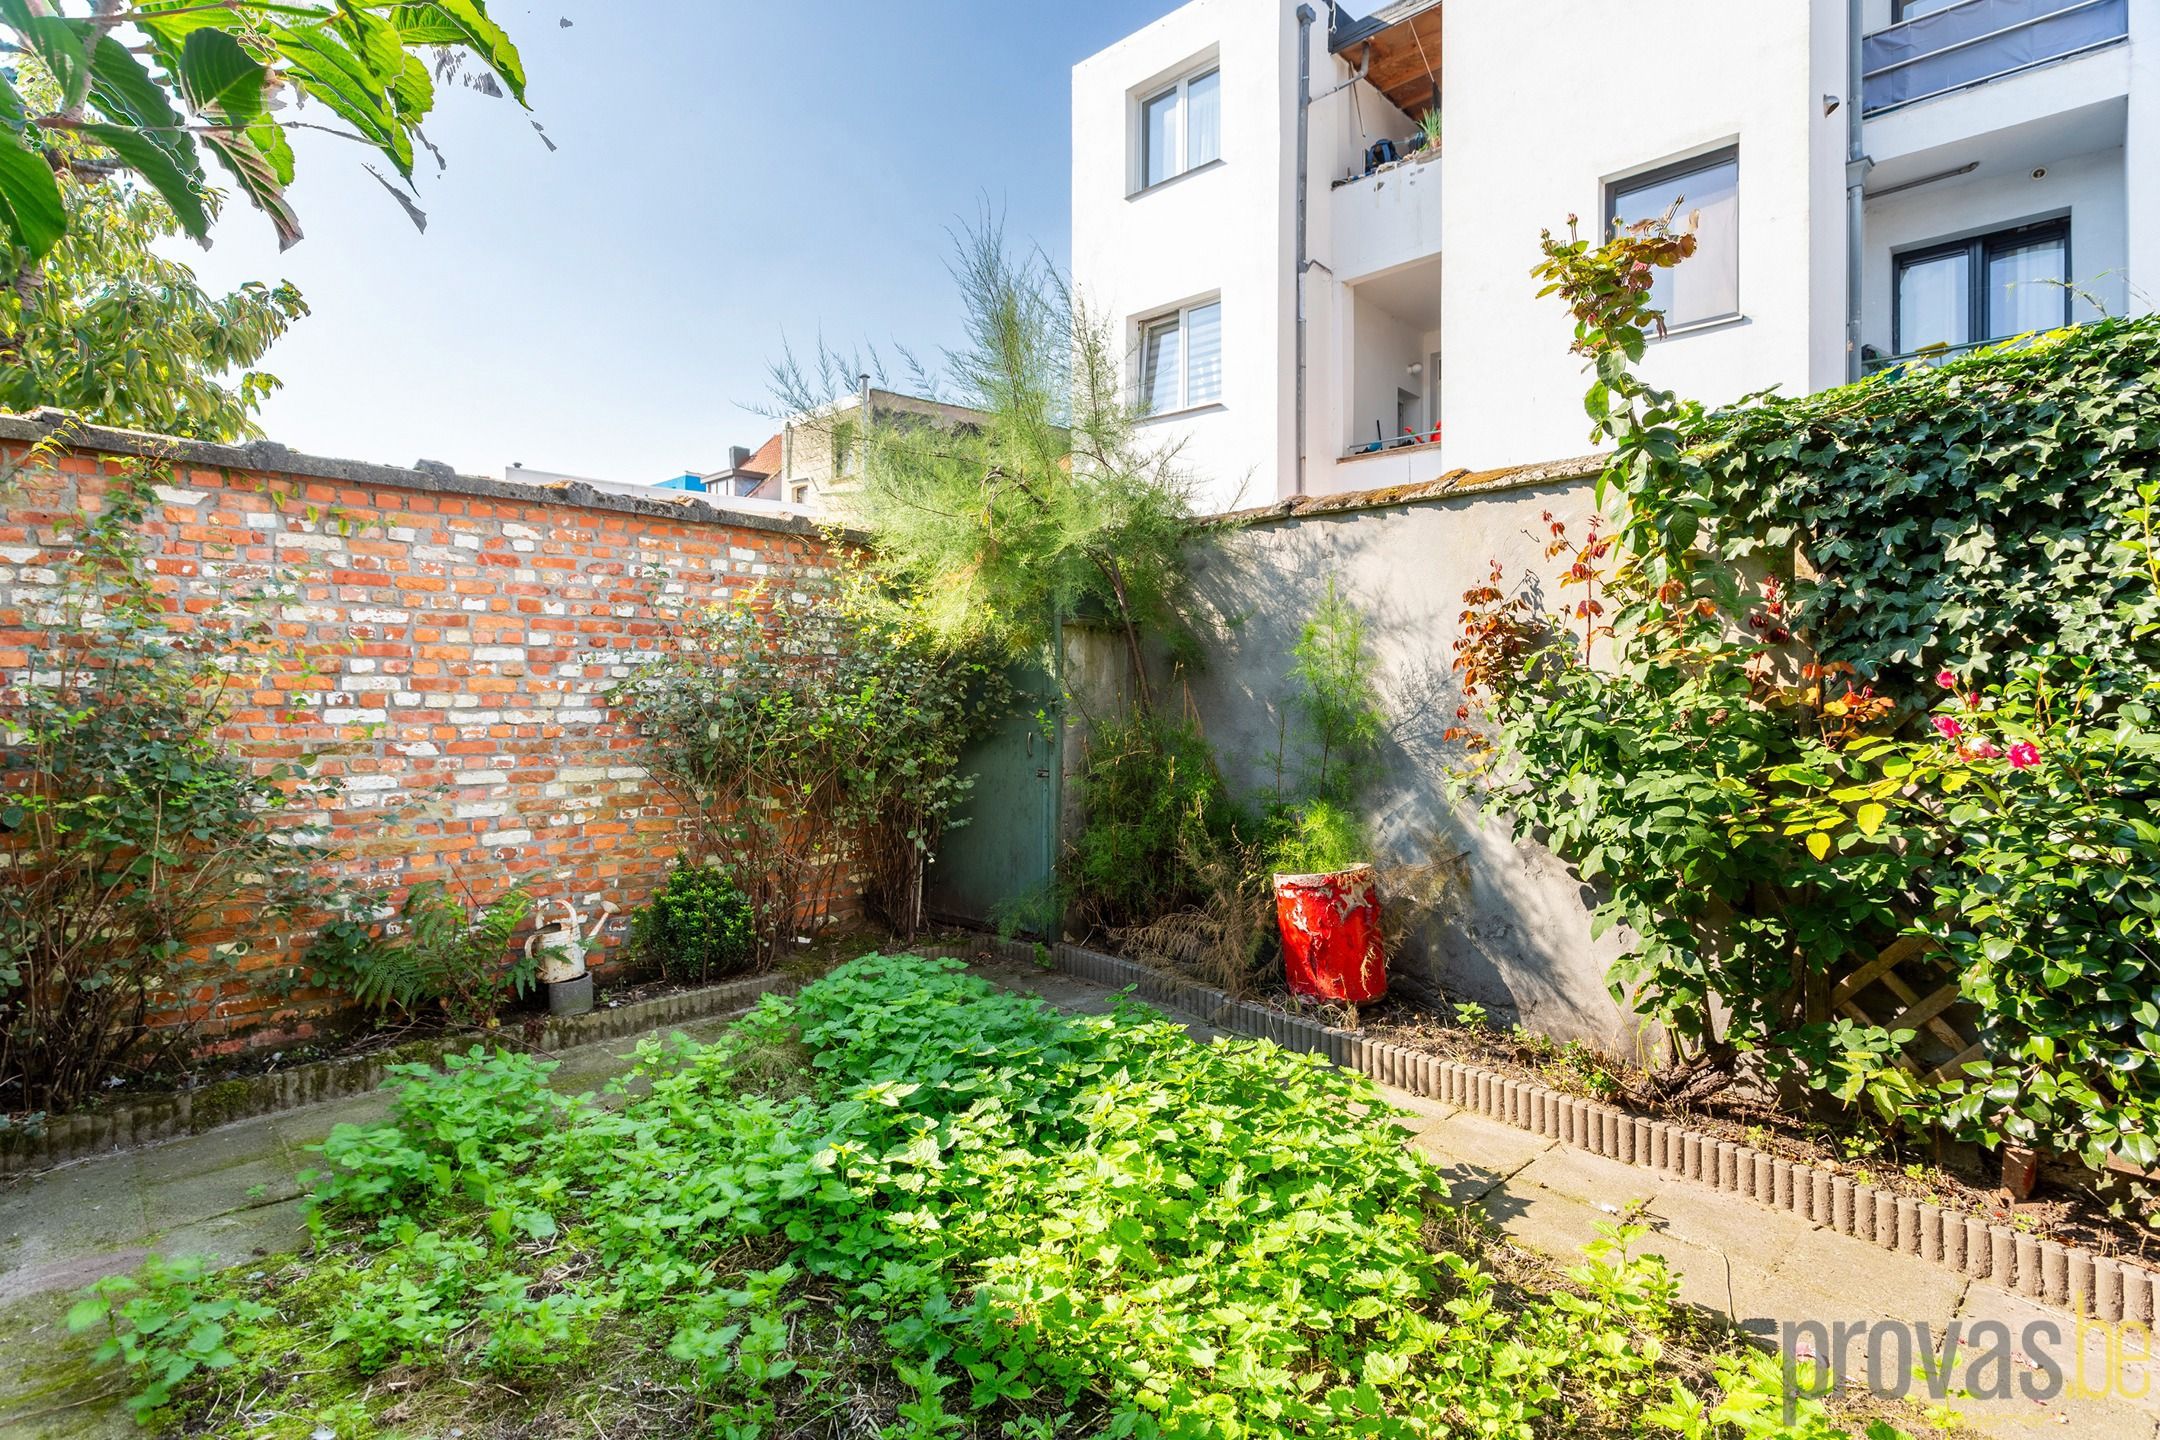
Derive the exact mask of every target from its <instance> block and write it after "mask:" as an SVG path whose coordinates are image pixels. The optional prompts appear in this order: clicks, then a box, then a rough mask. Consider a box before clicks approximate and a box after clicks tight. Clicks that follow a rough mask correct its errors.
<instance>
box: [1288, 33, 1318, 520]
mask: <svg viewBox="0 0 2160 1440" xmlns="http://www.w3.org/2000/svg"><path fill="white" fill-rule="evenodd" d="M1317 18H1318V17H1317V16H1315V15H1314V14H1313V8H1312V6H1310V5H1300V6H1298V8H1297V270H1296V272H1295V274H1294V275H1293V277H1292V278H1293V279H1294V280H1295V282H1296V285H1297V490H1296V492H1295V493H1297V494H1299V495H1303V494H1304V493H1305V274H1306V271H1307V270H1308V269H1309V268H1310V267H1309V266H1308V264H1307V262H1306V259H1305V189H1306V166H1307V164H1308V162H1309V154H1308V152H1309V151H1310V149H1311V146H1310V145H1309V144H1308V143H1307V137H1308V134H1309V126H1310V123H1311V121H1310V112H1311V110H1312V27H1313V21H1314V20H1315V19H1317Z"/></svg>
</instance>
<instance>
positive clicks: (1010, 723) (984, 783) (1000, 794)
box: [927, 663, 1064, 933]
mask: <svg viewBox="0 0 2160 1440" xmlns="http://www.w3.org/2000/svg"><path fill="white" fill-rule="evenodd" d="M1006 679H1007V680H1008V681H1009V682H1010V683H1011V685H1012V688H1013V703H1012V708H1011V711H1010V712H1009V713H1008V714H1007V715H1006V717H1005V719H1004V720H1002V721H1001V722H1000V723H999V724H998V726H997V728H996V729H995V730H993V731H992V732H991V733H990V734H989V735H987V736H985V737H984V738H983V739H982V740H981V741H979V742H977V744H976V745H975V747H974V748H973V749H972V750H970V751H969V752H968V753H967V754H966V755H964V756H962V757H961V761H960V770H961V773H963V774H970V773H972V774H973V775H974V777H975V788H974V789H972V790H970V791H969V792H968V795H967V798H966V799H965V800H964V801H963V802H962V803H961V804H960V806H959V807H958V809H957V810H956V812H955V819H956V820H959V821H961V822H964V823H961V824H958V825H957V826H949V827H947V829H946V831H945V836H944V840H943V843H942V844H940V845H939V847H938V853H937V861H936V863H935V864H933V865H932V866H931V867H930V873H929V875H928V877H927V880H928V887H929V897H928V898H929V907H928V908H929V911H930V913H931V914H932V915H934V916H937V917H939V918H941V919H945V920H957V921H961V922H964V923H966V924H971V925H984V926H989V925H996V924H998V923H999V922H1000V921H1001V920H1006V921H1011V922H1017V923H1016V925H1015V928H1017V929H1018V930H1019V931H1021V932H1022V933H1034V932H1035V931H1036V930H1037V929H1039V928H1040V927H1041V925H1042V924H1044V923H1046V922H1047V920H1048V918H1049V917H1048V916H1047V915H1045V914H1043V913H1042V912H1044V911H1045V909H1046V906H1045V904H1044V903H1043V902H1045V901H1046V900H1047V899H1048V897H1049V895H1050V882H1051V879H1052V877H1053V876H1054V875H1055V873H1056V870H1057V815H1058V787H1059V785H1060V783H1061V782H1062V779H1063V776H1062V774H1061V773H1060V772H1061V766H1060V763H1059V756H1058V737H1059V736H1060V735H1061V734H1062V733H1063V732H1064V725H1063V693H1062V689H1063V687H1062V686H1061V685H1060V683H1059V681H1058V677H1057V676H1056V675H1055V674H1054V673H1052V671H1051V670H1050V669H1049V667H1047V666H1045V665H1039V664H1033V663H1028V664H1022V665H1016V666H1014V667H1013V668H1012V670H1011V671H1009V672H1008V673H1007V675H1006Z"/></svg>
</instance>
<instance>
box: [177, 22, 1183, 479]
mask: <svg viewBox="0 0 2160 1440" xmlns="http://www.w3.org/2000/svg"><path fill="white" fill-rule="evenodd" d="M1173 3H1174V0H1006V3H995V0H944V3H934V4H893V3H889V0H887V3H879V0H822V3H809V4H804V3H791V0H764V3H748V0H546V3H528V0H494V3H492V4H491V5H490V10H489V13H490V14H491V15H493V16H495V17H496V18H497V19H498V20H499V21H501V22H502V23H503V24H504V25H505V26H506V27H507V28H509V29H510V31H511V33H512V35H513V36H514V37H515V38H516V40H517V41H518V44H519V48H520V50H521V51H522V52H523V54H524V57H525V63H526V69H527V72H528V77H529V86H530V88H529V98H530V99H531V101H532V106H533V114H532V118H533V119H537V120H538V121H539V122H540V123H541V124H543V125H544V126H546V127H547V133H548V135H549V137H550V138H552V139H553V140H554V141H555V143H556V145H557V146H558V147H559V149H558V150H556V151H555V152H554V153H552V154H551V153H550V152H549V151H548V149H547V147H546V145H544V144H543V143H542V142H541V140H540V138H539V137H538V136H537V135H535V134H534V133H533V130H532V128H531V126H530V125H529V124H528V123H527V117H526V116H525V115H524V114H523V113H521V112H520V111H519V110H518V109H517V107H516V105H515V104H514V103H513V102H511V101H509V100H507V99H504V100H491V99H488V98H486V97H485V96H482V95H479V94H477V93H472V92H465V91H450V90H447V89H446V90H445V91H444V92H443V95H442V102H441V105H440V107H439V110H438V114H437V116H436V117H435V119H434V120H432V121H431V122H430V123H429V124H428V126H427V127H426V128H427V131H428V135H429V138H430V139H432V140H433V141H434V142H435V143H436V144H437V145H438V146H439V147H440V148H441V149H442V151H443V153H444V155H445V157H446V158H447V160H448V162H449V168H448V169H447V171H445V172H444V173H442V174H440V175H436V174H433V173H429V172H431V171H432V166H431V165H429V164H428V162H426V161H425V160H423V162H422V163H423V166H426V167H427V169H426V170H424V171H423V173H422V175H421V181H420V201H421V204H422V206H423V208H424V209H425V210H426V211H427V215H428V228H427V233H426V234H424V235H423V234H419V233H417V232H416V231H415V230H414V229H413V226H412V224H411V223H410V222H409V221H408V220H407V219H406V218H405V216H404V214H403V213H402V212H401V211H400V210H399V209H398V207H397V205H396V204H395V202H394V201H392V200H391V198H390V197H389V196H388V195H387V194H385V193H384V192H383V191H382V189H381V187H380V186H379V185H378V184H377V183H376V181H375V180H374V179H373V178H372V177H370V176H369V175H368V173H367V172H366V171H365V170H364V169H363V168H362V162H363V161H365V160H366V159H367V158H368V152H365V151H363V150H361V149H360V148H359V147H358V146H355V145H352V144H350V143H349V142H342V141H338V140H336V139H333V138H330V137H327V136H319V135H309V134H304V133H303V134H302V135H300V136H299V137H296V138H297V139H298V140H299V142H300V143H299V145H298V148H299V151H300V157H299V159H300V171H299V176H298V179H297V180H296V182H295V184H294V187H293V191H292V198H293V200H294V202H295V205H296V208H297V209H298V211H299V214H300V221H301V224H302V226H303V227H304V228H305V230H306V232H307V238H306V239H304V240H303V241H301V242H300V243H299V244H298V245H296V246H295V247H294V248H293V249H291V250H289V251H287V252H286V253H285V254H284V255H282V256H281V255H279V254H278V253H277V248H276V243H275V241H274V239H273V237H272V236H271V233H270V228H269V226H268V225H267V224H266V223H264V222H263V221H262V220H261V218H260V217H259V216H257V215H256V214H255V213H254V212H253V211H252V210H250V209H248V208H246V207H245V206H244V204H243V203H241V202H237V201H236V202H235V203H234V204H233V205H231V206H230V207H228V209H227V212H226V216H225V219H224V221H223V222H222V223H221V224H220V226H219V228H218V231H217V233H216V244H215V246H214V247H213V248H212V249H211V250H210V251H209V252H208V253H202V252H197V251H194V250H193V249H192V247H187V249H186V255H185V258H187V259H188V261H189V263H190V264H192V265H193V266H194V267H195V269H196V271H197V273H198V275H200V276H201V278H202V279H203V280H204V282H205V283H207V284H212V285H231V284H234V283H237V282H239V281H242V280H246V279H275V278H285V279H290V280H292V281H293V282H294V283H295V284H297V285H298V286H299V287H300V288H301V290H302V292H303V293H304V294H305V295H306V296H307V299H308V302H309V304H310V305H312V306H313V307H314V314H313V315H312V316H311V317H310V318H308V319H307V320H304V321H302V322H301V323H300V324H299V325H298V326H297V327H296V328H295V329H294V330H293V332H292V333H291V334H290V335H289V336H287V338H286V339H285V340H284V341H283V342H281V343H280V344H279V346H278V347H277V348H276V349H275V350H273V351H272V352H271V355H270V358H269V360H268V362H266V363H267V368H269V369H270V370H272V371H273V372H274V373H276V374H277V375H279V376H280V377H281V378H283V379H284V381H285V383H286V389H285V390H284V391H283V392H282V393H281V394H279V395H278V396H276V397H274V398H273V399H272V400H271V401H270V403H269V405H268V406H267V407H266V409H265V411H264V415H263V423H264V426H265V428H266V429H267V430H268V432H269V434H270V436H271V438H273V439H276V440H280V441H283V442H284V443H286V444H288V445H291V446H294V447H295V448H297V449H302V450H307V451H312V452H315V453H319V454H330V455H338V456H347V457H351V458H356V459H365V460H379V461H384V462H389V463H395V464H410V463H411V462H412V461H413V460H415V459H419V458H426V459H432V460H443V461H447V462H449V463H451V464H453V465H455V466H456V467H457V468H458V469H460V470H461V471H464V472H467V473H473V474H494V473H499V472H500V471H501V470H502V468H503V467H504V466H505V465H507V464H509V463H510V462H512V461H522V462H523V463H524V464H525V465H527V466H529V467H531V468H534V469H545V470H557V471H565V472H568V473H572V474H581V475H591V476H596V477H600V478H603V479H616V480H628V481H640V480H657V479H661V478H664V477H665V476H668V475H673V474H678V473H680V472H681V471H683V470H684V469H711V468H714V467H716V466H718V465H720V464H722V463H724V456H725V452H726V449H727V447H728V446H729V445H730V444H742V445H755V444H757V443H758V442H759V441H760V440H762V439H763V438H764V437H765V436H766V435H767V434H769V433H770V432H771V430H772V428H773V427H772V425H771V422H770V421H769V420H767V419H766V418H765V417H764V416H762V415H759V414H757V413H754V407H757V406H761V405H769V404H770V394H769V386H768V383H767V380H766V367H767V366H768V364H769V363H770V362H771V361H772V360H773V359H774V358H776V357H777V356H778V354H779V353H780V349H781V345H782V343H783V340H786V341H791V342H793V343H794V344H795V345H796V347H797V349H798V350H805V349H811V348H814V346H815V345H816V342H817V339H818V336H819V334H820V333H822V334H823V335H824V337H825V338H826V339H827V340H829V341H832V342H834V343H836V344H839V345H841V346H843V347H853V346H854V345H857V344H859V343H865V342H867V343H874V344H876V345H878V346H879V347H881V348H884V347H887V346H889V345H890V344H891V343H892V342H894V341H898V342H901V343H903V344H908V345H911V346H915V347H918V348H920V349H922V350H925V351H931V352H934V351H935V350H936V349H937V348H938V347H939V346H941V345H944V344H948V343H951V341H952V340H953V339H955V338H956V337H955V328H956V326H955V318H956V316H955V304H954V299H953V292H952V287H951V284H950V282H949V281H948V279H947V276H946V274H945V270H944V261H945V254H946V230H947V227H949V226H950V225H951V224H953V223H954V221H955V220H956V219H959V218H962V217H971V216H973V215H974V214H975V213H976V211H977V209H978V208H979V207H980V206H981V205H982V204H983V203H984V202H987V203H989V204H990V205H991V206H993V207H996V208H1001V209H1002V210H1003V211H1004V213H1005V217H1006V224H1007V228H1008V232H1009V233H1010V234H1011V235H1012V236H1013V237H1014V238H1016V239H1023V240H1027V241H1031V242H1036V243H1040V244H1041V245H1042V246H1043V247H1044V248H1045V249H1046V250H1047V251H1048V252H1049V253H1050V254H1051V255H1052V256H1054V257H1055V258H1056V259H1058V260H1059V261H1060V263H1062V262H1063V260H1064V258H1065V251H1066V248H1067V237H1068V234H1069V223H1068V221H1069V214H1068V212H1069V209H1070V201H1069V193H1068V180H1067V175H1068V169H1069V160H1070V153H1071V135H1070V130H1071V120H1070V115H1071V98H1070V97H1071V80H1070V71H1071V67H1072V65H1073V63H1074V62H1075V61H1077V60H1079V59H1081V58H1082V57H1084V56H1086V55H1088V54H1090V53H1092V52H1093V51H1095V50H1097V49H1100V48H1101V47H1102V46H1104V45H1106V44H1109V43H1110V42H1111V41H1113V40H1115V39H1117V38H1118V37H1119V36H1121V35H1124V34H1126V33H1128V32H1130V31H1131V30H1134V29H1136V28H1138V27H1139V26H1141V25H1144V24H1146V23H1148V22H1149V21H1151V20H1153V19H1155V18H1156V17H1157V16H1159V15H1161V14H1164V13H1166V12H1167V11H1168V10H1169V9H1170V8H1171V6H1172V4H1173ZM561 20H568V21H570V22H571V23H570V25H569V26H568V27H567V28H565V27H563V26H562V25H561V24H560V23H559V22H560V21H561ZM745 407H753V408H745Z"/></svg>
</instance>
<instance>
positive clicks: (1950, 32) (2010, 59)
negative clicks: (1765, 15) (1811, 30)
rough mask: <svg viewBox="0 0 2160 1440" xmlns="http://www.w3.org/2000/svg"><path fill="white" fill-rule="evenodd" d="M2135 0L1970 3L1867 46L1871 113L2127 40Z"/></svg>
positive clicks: (1895, 29) (1879, 35) (1879, 36)
mask: <svg viewBox="0 0 2160 1440" xmlns="http://www.w3.org/2000/svg"><path fill="white" fill-rule="evenodd" d="M2129 35H2130V0H1964V3H1962V4H1958V5H1951V6H1949V7H1948V8H1946V9H1942V10H1936V11H1933V12H1931V13H1929V14H1926V15H1919V16H1915V17H1914V18H1912V19H1910V20H1907V21H1905V22H1904V23H1903V24H1901V25H1893V26H1891V27H1890V28H1889V29H1887V30H1878V31H1876V32H1875V33H1874V34H1873V35H1870V36H1868V37H1867V38H1866V39H1865V40H1863V41H1862V42H1861V65H1862V69H1863V72H1864V75H1863V83H1864V86H1865V89H1864V92H1863V93H1864V95H1865V103H1864V106H1863V109H1864V111H1865V113H1867V114H1869V115H1878V114H1881V113H1883V112H1885V111H1888V110H1894V109H1896V108H1897V107H1899V106H1901V105H1910V104H1913V103H1914V102H1916V101H1920V100H1927V99H1932V98H1933V97H1935V96H1937V95H1947V94H1949V93H1951V92H1952V91H1956V90H1964V89H1968V88H1970V87H1972V86H1975V85H1982V84H1985V83H1987V82H1988V81H1990V80H1999V79H2002V78H2003V77H2004V76H2006V75H2015V74H2017V73H2018V72H2020V71H2023V70H2031V69H2034V68H2036V67H2038V66H2041V65H2049V64H2053V63H2054V62H2056V61H2058V60H2067V59H2069V58H2071V57H2072V56H2075V55H2083V54H2085V53H2087V52H2088V51H2093V50H2099V49H2103V48H2105V47H2107V46H2110V45H2116V44H2120V43H2122V42H2123V41H2124V40H2126V39H2128V38H2129Z"/></svg>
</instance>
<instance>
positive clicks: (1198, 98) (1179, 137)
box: [1139, 70, 1222, 190]
mask: <svg viewBox="0 0 2160 1440" xmlns="http://www.w3.org/2000/svg"><path fill="white" fill-rule="evenodd" d="M1221 158H1222V72H1221V71H1220V70H1202V71H1199V72H1197V73H1195V74H1192V75H1188V76H1186V77H1185V78H1184V79H1182V80H1180V81H1178V82H1177V83H1176V84H1175V85H1172V86H1170V87H1168V88H1167V89H1164V90H1161V91H1159V92H1157V93H1156V94H1153V95H1150V96H1148V97H1147V98H1146V99H1144V100H1142V101H1141V102H1140V185H1139V188H1140V189H1142V190H1145V189H1147V188H1148V187H1149V186H1150V185H1160V184H1162V182H1163V181H1165V180H1171V179H1175V178H1176V177H1177V176H1179V175H1182V174H1184V173H1185V172H1186V171H1188V170H1197V169H1199V168H1200V167H1201V166H1202V165H1206V164H1208V163H1209V162H1210V161H1214V160H1220V159H1221Z"/></svg>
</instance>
